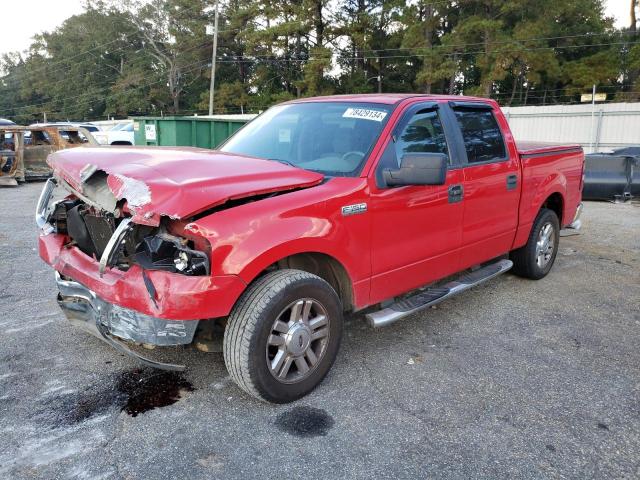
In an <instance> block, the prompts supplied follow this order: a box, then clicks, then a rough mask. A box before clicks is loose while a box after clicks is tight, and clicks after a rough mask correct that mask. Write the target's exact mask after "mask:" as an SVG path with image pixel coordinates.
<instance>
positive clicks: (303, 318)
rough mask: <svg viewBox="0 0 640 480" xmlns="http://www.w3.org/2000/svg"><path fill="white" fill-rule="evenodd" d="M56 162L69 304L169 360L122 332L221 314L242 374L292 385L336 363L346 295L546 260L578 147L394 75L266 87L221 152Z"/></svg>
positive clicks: (133, 151)
mask: <svg viewBox="0 0 640 480" xmlns="http://www.w3.org/2000/svg"><path fill="white" fill-rule="evenodd" d="M48 161H49V164H50V166H51V167H52V168H53V170H54V177H53V178H52V179H51V180H49V182H48V183H47V184H46V185H45V187H44V189H43V192H42V195H41V197H40V200H39V202H38V205H37V211H36V221H37V223H38V225H39V227H40V229H41V232H40V237H39V251H40V256H41V257H42V258H43V259H44V261H45V262H47V263H48V264H50V265H51V266H52V267H53V268H54V269H55V270H56V281H57V284H58V288H59V295H58V302H59V304H60V306H61V307H62V310H63V311H64V312H65V314H66V315H67V317H68V318H69V320H71V321H72V322H73V323H75V324H77V325H80V326H82V327H84V328H85V329H87V330H89V331H90V332H91V333H93V334H94V335H96V336H97V337H98V338H101V339H102V340H104V341H106V342H107V343H109V344H111V345H112V346H114V347H115V348H118V349H121V350H123V351H126V352H128V353H131V354H132V355H136V356H137V357H138V358H139V359H140V360H141V361H143V362H146V363H148V364H151V365H154V366H156V367H160V368H166V369H181V368H184V367H183V366H181V365H174V364H166V363H159V362H156V361H154V360H151V359H150V358H148V356H142V355H140V354H139V353H138V352H139V351H140V349H139V348H136V347H134V346H133V345H134V344H138V345H140V344H149V345H156V346H172V345H173V346H175V345H187V344H191V343H193V342H194V339H197V338H198V337H199V336H200V335H209V336H210V335H211V334H212V332H214V334H215V332H216V331H219V332H223V335H224V339H223V352H224V359H225V363H226V366H227V369H228V370H229V373H230V375H231V377H232V378H233V379H234V380H235V381H236V382H237V384H238V385H239V386H240V387H241V388H242V389H244V390H245V391H246V392H248V393H249V394H251V395H254V396H255V397H258V398H260V399H263V400H267V401H272V402H288V401H292V400H294V399H297V398H300V397H301V396H303V395H305V394H307V393H308V392H309V391H311V390H312V389H313V388H314V387H315V386H316V385H317V384H318V383H319V382H320V381H321V380H322V379H323V378H324V376H325V375H326V373H327V372H328V370H329V369H330V367H331V365H332V363H333V361H334V359H335V358H336V355H337V351H338V347H339V345H340V338H341V335H342V318H343V313H344V312H349V311H350V312H354V311H360V310H364V309H365V308H366V309H367V310H366V311H365V312H364V313H365V317H366V318H367V320H368V321H369V322H370V323H371V324H372V325H373V326H382V325H387V324H390V323H392V322H394V321H396V320H399V319H401V318H403V317H406V316H408V315H411V314H413V313H415V312H417V311H419V310H421V309H423V308H425V307H427V306H429V305H433V304H434V303H437V302H439V301H442V300H443V299H445V298H448V297H450V296H451V295H455V294H457V293H459V292H462V291H464V290H466V289H468V288H470V287H472V286H474V285H477V284H478V283H480V282H483V281H485V280H487V279H490V278H492V277H494V276H496V275H498V274H501V273H503V272H505V271H507V270H509V269H512V270H513V271H514V272H515V273H516V274H518V275H521V276H524V277H527V278H531V279H540V278H542V277H544V276H545V275H547V273H548V272H549V270H550V269H551V266H552V265H553V262H554V259H555V256H556V253H557V251H558V241H559V233H560V229H561V228H563V227H568V226H572V227H577V226H579V221H578V216H579V214H580V210H581V204H580V200H581V190H582V183H583V164H584V156H583V152H582V149H581V148H580V147H579V146H578V145H566V146H557V145H534V144H518V143H516V142H515V141H514V139H513V137H512V136H511V133H510V131H509V126H508V124H507V121H506V119H505V117H504V116H503V114H502V113H501V111H500V108H499V107H498V105H497V104H496V103H495V102H494V101H491V100H487V99H483V98H469V97H457V96H456V97H453V96H425V95H397V94H388V95H351V96H334V97H321V98H309V99H304V100H298V101H292V102H287V103H284V104H281V105H277V106H275V107H273V108H271V109H269V110H267V111H266V112H265V113H263V114H262V115H260V116H259V117H257V118H256V119H255V120H254V121H252V122H251V123H249V124H247V125H246V126H245V127H244V128H242V129H241V130H240V131H238V132H237V133H236V134H235V135H234V136H233V137H231V138H230V139H229V140H228V141H227V142H226V143H225V144H224V145H222V146H221V147H220V148H219V150H217V151H209V150H201V149H191V148H133V147H132V148H128V147H127V148H123V149H117V150H114V149H110V148H101V147H97V148H83V149H76V150H68V151H67V150H65V151H61V152H57V153H55V154H53V155H51V156H50V157H49V160H48ZM216 326H217V328H214V327H216ZM222 329H224V330H222ZM220 334H221V335H222V333H220Z"/></svg>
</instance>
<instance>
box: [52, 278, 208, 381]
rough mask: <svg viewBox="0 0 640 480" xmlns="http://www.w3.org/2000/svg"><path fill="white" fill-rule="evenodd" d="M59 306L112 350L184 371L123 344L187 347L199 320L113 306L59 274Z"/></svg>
mask: <svg viewBox="0 0 640 480" xmlns="http://www.w3.org/2000/svg"><path fill="white" fill-rule="evenodd" d="M56 284H57V286H58V290H59V292H60V293H59V295H58V305H60V308H61V309H62V311H63V312H64V314H65V315H66V317H67V318H68V319H69V321H70V322H71V323H72V324H74V325H76V326H78V327H80V328H82V329H83V330H85V331H87V332H89V333H91V334H92V335H94V336H95V337H97V338H99V339H100V340H103V341H104V342H106V343H108V344H109V345H111V346H112V347H114V348H116V349H117V350H120V351H121V352H124V353H127V354H129V355H132V356H134V357H135V358H137V359H138V360H140V361H141V362H143V363H145V364H146V365H149V366H152V367H155V368H161V369H165V370H178V371H179V370H184V368H185V367H184V366H183V365H175V364H169V363H161V362H156V361H154V360H151V359H148V358H146V357H143V356H142V355H140V354H138V353H136V352H134V351H132V350H131V349H129V347H128V346H127V345H126V344H125V343H123V342H122V340H126V341H130V342H135V343H141V344H142V343H143V344H151V345H159V346H172V345H186V344H189V343H191V342H192V341H193V336H194V334H195V331H196V328H197V327H198V321H197V320H189V321H176V320H165V319H162V318H155V317H151V316H149V315H145V314H143V313H139V312H136V311H135V310H130V309H128V308H123V307H120V306H118V305H113V304H111V303H108V302H106V301H104V300H102V299H101V298H100V297H98V296H97V295H96V294H95V292H93V291H91V290H90V289H88V288H86V287H85V286H83V285H82V284H80V283H78V282H74V281H73V280H65V279H63V278H62V277H61V276H60V274H59V273H58V272H56Z"/></svg>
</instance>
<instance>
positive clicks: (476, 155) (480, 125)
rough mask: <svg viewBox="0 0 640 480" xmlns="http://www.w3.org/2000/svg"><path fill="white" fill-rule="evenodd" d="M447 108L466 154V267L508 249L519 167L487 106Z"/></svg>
mask: <svg viewBox="0 0 640 480" xmlns="http://www.w3.org/2000/svg"><path fill="white" fill-rule="evenodd" d="M450 108H451V111H452V113H453V118H454V119H455V123H456V125H457V127H458V129H457V130H458V134H459V135H460V137H461V138H460V140H461V141H462V144H463V145H464V147H465V148H464V150H465V154H466V159H465V160H466V161H465V165H464V168H463V172H464V184H463V186H464V201H463V203H464V213H463V221H462V223H463V225H462V251H461V267H462V268H467V267H469V266H472V265H475V264H478V263H481V262H484V261H487V260H490V259H492V258H495V257H497V256H500V255H503V254H504V253H506V252H508V251H509V249H510V248H511V245H512V244H513V239H514V236H515V232H516V228H517V226H518V210H519V203H520V184H521V178H520V166H519V162H518V157H517V155H515V154H510V152H509V151H508V148H507V145H508V144H507V142H506V141H505V136H504V134H503V131H502V129H501V128H500V125H499V123H498V119H497V118H496V115H495V114H494V111H493V108H492V106H491V105H490V104H484V103H466V102H465V103H458V102H454V103H451V104H450ZM503 128H505V130H506V125H505V126H504V127H503Z"/></svg>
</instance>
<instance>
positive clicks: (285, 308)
mask: <svg viewBox="0 0 640 480" xmlns="http://www.w3.org/2000/svg"><path fill="white" fill-rule="evenodd" d="M341 336H342V308H341V304H340V300H339V298H338V295H337V294H336V292H335V291H334V290H333V288H331V286H330V285H329V284H328V283H327V282H325V281H324V280H322V279H321V278H320V277H318V276H316V275H313V274H310V273H307V272H303V271H300V270H279V271H276V272H272V273H269V274H267V275H265V276H264V277H262V278H260V279H259V280H257V281H256V282H255V283H254V284H253V285H251V286H250V287H249V288H248V289H247V291H246V292H245V293H244V294H243V295H242V297H241V298H240V300H238V303H237V304H236V306H235V307H234V309H233V311H232V312H231V315H230V316H229V322H228V324H227V328H226V330H225V335H224V347H223V349H224V359H225V364H226V366H227V370H228V371H229V374H230V375H231V378H232V379H233V380H234V381H235V382H236V383H237V384H238V386H240V388H242V389H243V390H244V391H246V392H247V393H249V394H250V395H253V396H254V397H256V398H259V399H261V400H265V401H269V402H274V403H286V402H291V401H293V400H296V399H298V398H300V397H302V396H304V395H306V394H307V393H309V392H310V391H311V390H313V389H314V388H315V387H316V386H317V385H318V384H319V383H320V382H321V381H322V379H323V378H324V377H325V375H326V374H327V372H328V371H329V369H330V368H331V366H332V364H333V362H334V360H335V358H336V355H337V353H338V348H339V346H340V339H341Z"/></svg>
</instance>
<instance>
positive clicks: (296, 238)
mask: <svg viewBox="0 0 640 480" xmlns="http://www.w3.org/2000/svg"><path fill="white" fill-rule="evenodd" d="M366 199H367V192H366V183H365V182H364V181H363V179H359V178H335V179H332V180H331V181H330V182H327V183H325V184H323V185H319V186H317V187H313V188H310V189H306V190H301V191H297V192H291V193H287V194H284V195H280V196H277V197H273V198H268V199H263V200H259V201H256V202H253V203H249V204H245V205H240V206H236V207H233V208H229V209H227V210H222V211H219V212H216V213H214V214H212V215H210V216H208V217H205V218H203V219H200V220H197V221H194V222H192V223H190V224H188V225H187V226H185V230H189V231H191V232H192V233H194V234H197V235H201V236H203V237H205V238H207V239H208V241H209V242H210V244H211V246H212V251H211V261H212V264H211V271H212V274H214V275H216V274H223V273H222V272H227V273H225V275H226V274H228V275H237V276H239V277H240V278H242V279H243V280H244V281H245V282H247V283H250V282H251V281H252V280H254V279H255V278H256V277H257V276H258V275H259V274H260V273H261V272H262V271H264V270H265V269H266V268H267V267H269V266H270V265H273V264H274V263H276V262H278V261H279V260H282V259H283V258H286V257H288V256H291V255H295V254H299V253H321V254H324V255H328V256H329V257H332V258H333V259H335V260H337V261H338V262H339V263H340V264H341V265H342V266H343V267H344V269H345V271H346V272H347V274H348V275H349V278H350V280H351V283H352V285H353V287H354V291H353V294H354V301H355V303H356V304H357V305H361V304H364V303H366V301H367V297H368V287H367V282H368V281H369V280H368V279H369V277H370V271H371V260H370V253H369V252H370V245H369V241H370V220H369V216H368V215H367V212H364V213H363V214H357V215H349V216H343V215H342V207H343V206H347V205H352V204H358V203H362V202H364V203H366ZM231 272H233V273H231Z"/></svg>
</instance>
